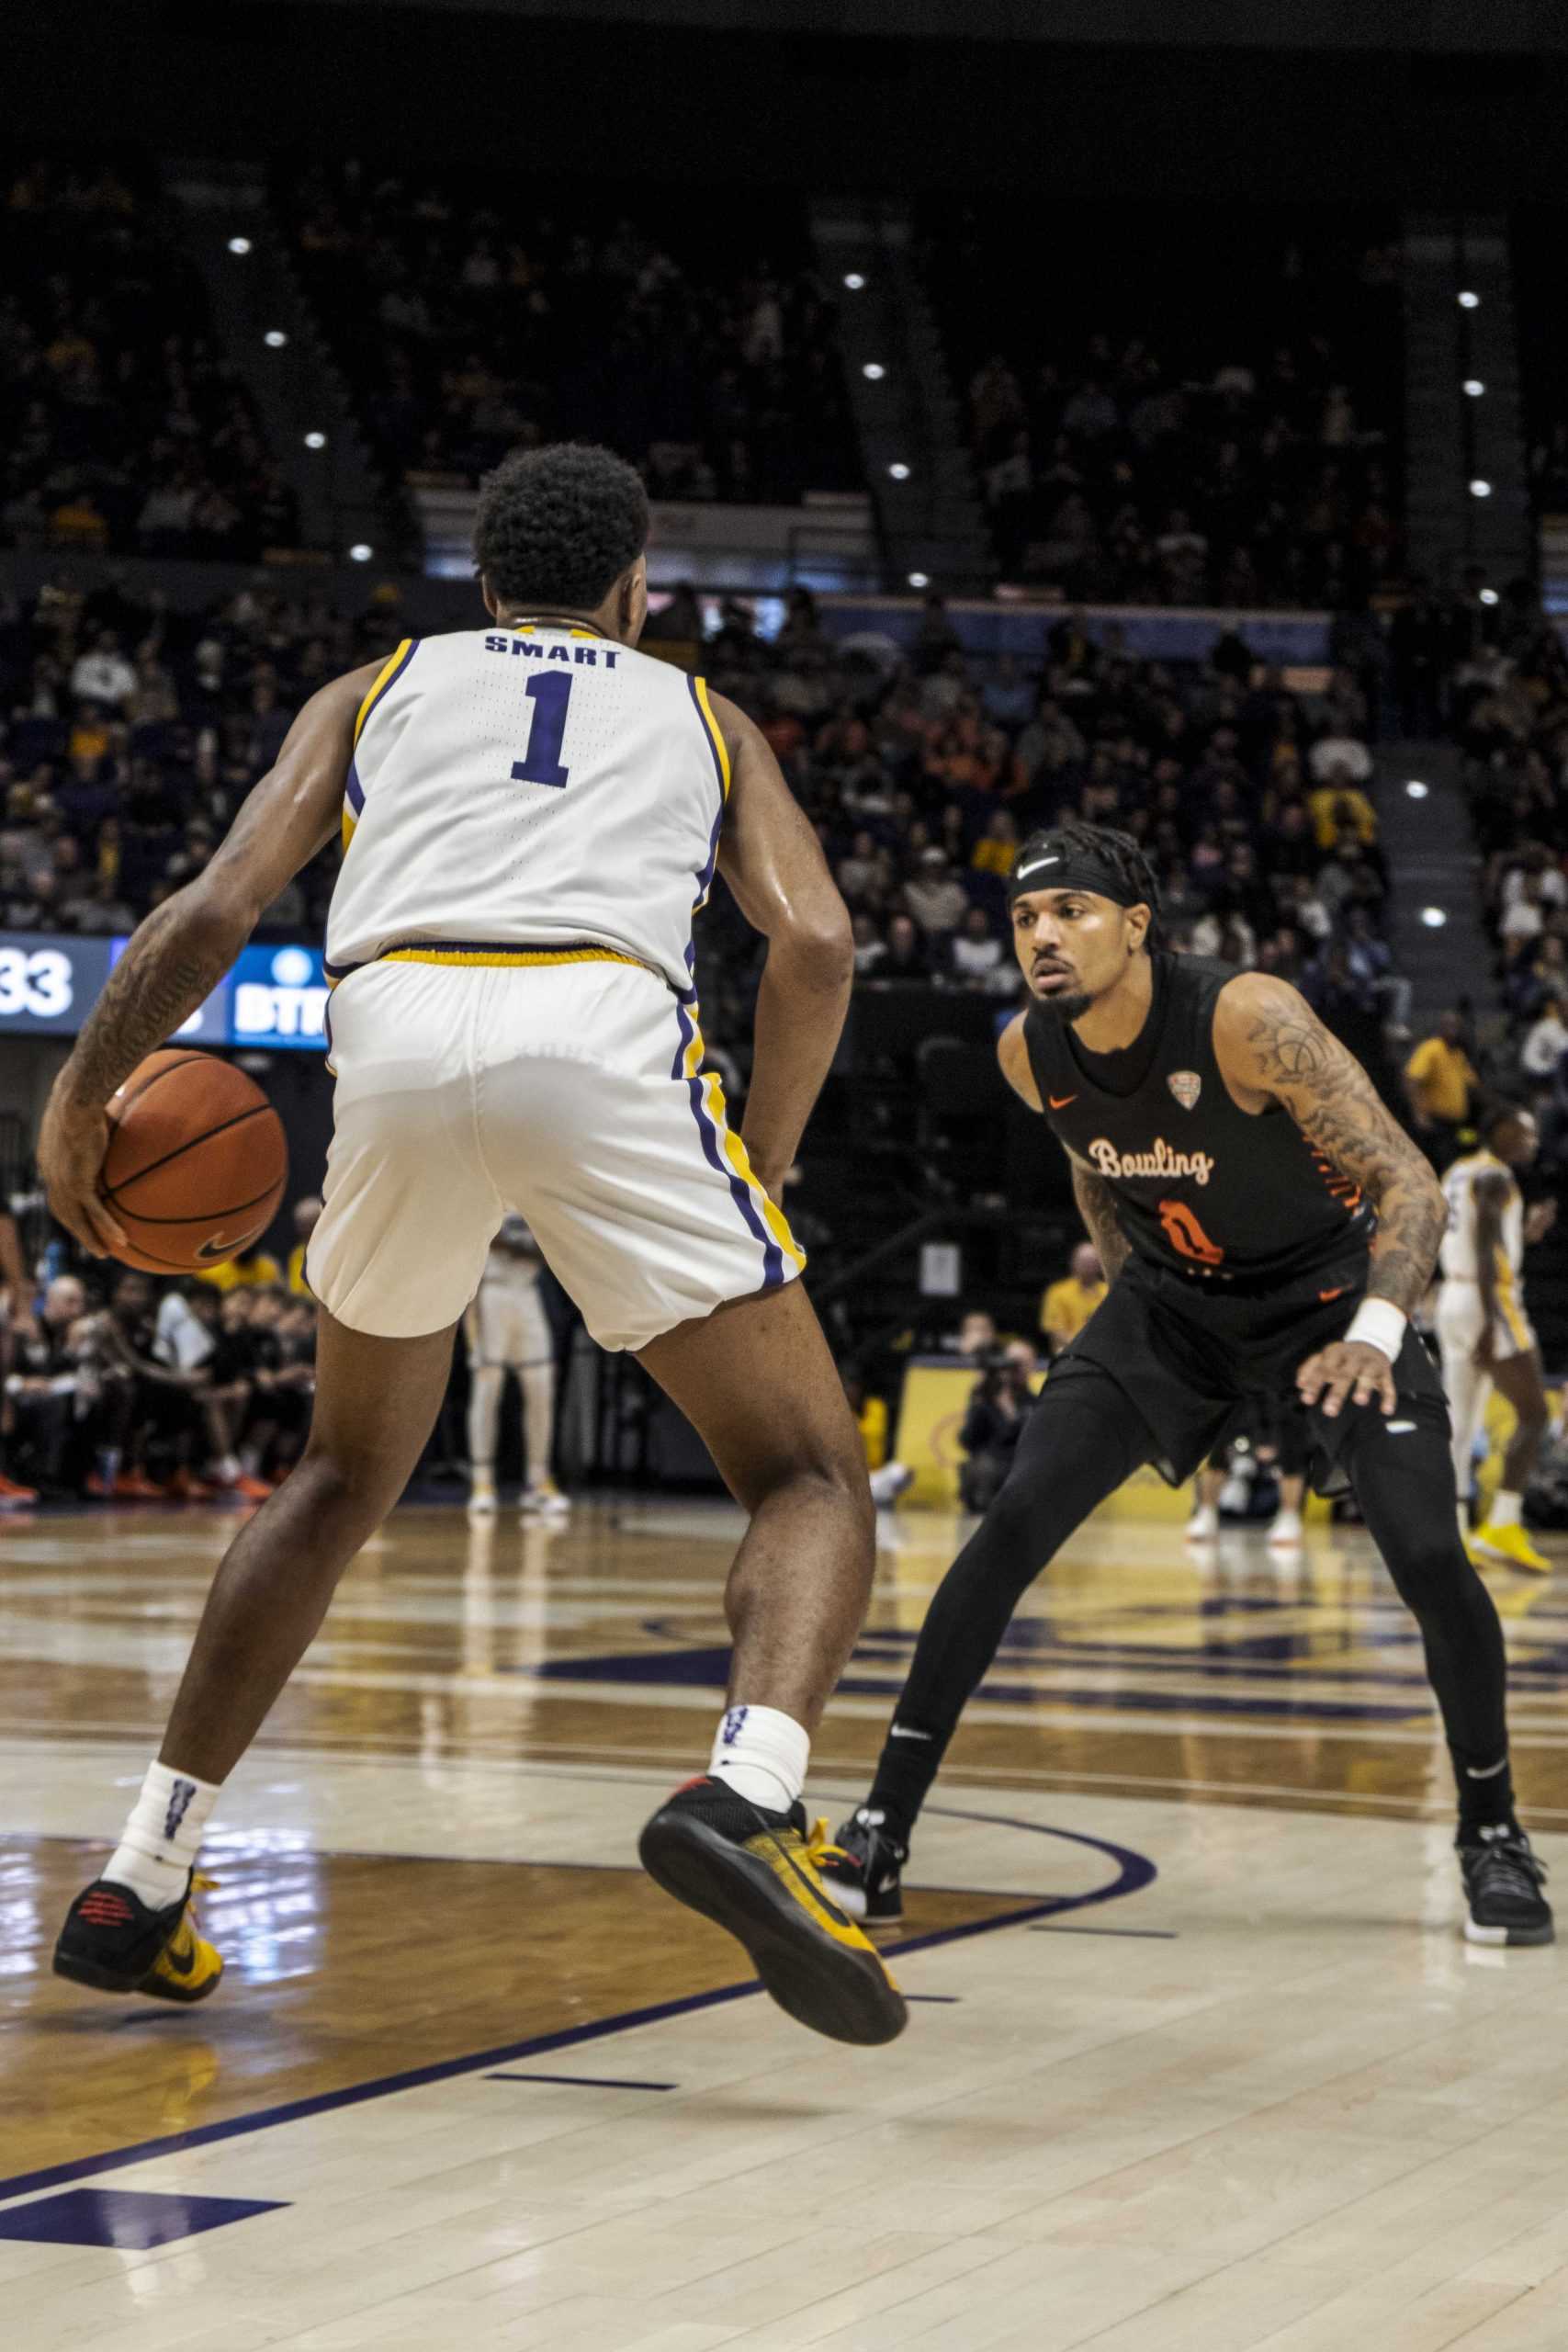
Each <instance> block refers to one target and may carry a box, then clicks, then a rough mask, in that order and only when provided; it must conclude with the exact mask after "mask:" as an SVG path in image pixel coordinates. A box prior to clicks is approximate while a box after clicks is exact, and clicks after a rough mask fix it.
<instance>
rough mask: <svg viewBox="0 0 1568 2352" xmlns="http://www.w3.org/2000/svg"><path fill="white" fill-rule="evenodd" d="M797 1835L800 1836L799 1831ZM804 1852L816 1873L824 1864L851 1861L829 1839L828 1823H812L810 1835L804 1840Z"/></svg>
mask: <svg viewBox="0 0 1568 2352" xmlns="http://www.w3.org/2000/svg"><path fill="white" fill-rule="evenodd" d="M796 1835H797V1836H798V1835H799V1832H798V1831H797V1832H796ZM802 1850H803V1852H804V1854H805V1856H806V1859H807V1861H808V1862H809V1863H810V1865H811V1867H812V1869H813V1870H814V1871H819V1870H820V1869H821V1868H822V1865H823V1863H824V1862H847V1861H848V1860H850V1859H851V1858H850V1856H849V1855H848V1854H846V1853H845V1851H844V1849H843V1848H842V1847H841V1846H839V1845H835V1843H834V1841H833V1840H832V1838H829V1835H828V1824H827V1822H826V1821H814V1822H813V1823H812V1825H811V1828H810V1831H809V1833H808V1834H807V1837H806V1838H804V1839H803V1840H802Z"/></svg>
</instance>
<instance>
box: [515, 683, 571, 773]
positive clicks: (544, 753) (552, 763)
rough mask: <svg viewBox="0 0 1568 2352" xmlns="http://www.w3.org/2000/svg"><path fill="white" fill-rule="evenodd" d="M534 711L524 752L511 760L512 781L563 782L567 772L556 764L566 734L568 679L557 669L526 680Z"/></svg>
mask: <svg viewBox="0 0 1568 2352" xmlns="http://www.w3.org/2000/svg"><path fill="white" fill-rule="evenodd" d="M528 699H529V701H530V702H531V703H532V704H533V705H534V714H533V718H532V721H531V723H530V725H529V729H528V755H527V757H526V759H522V760H513V763H512V781H513V784H564V783H565V782H566V780H567V775H568V773H569V771H568V770H567V769H565V768H563V767H562V765H561V763H560V747H561V741H562V738H563V737H564V735H565V734H566V707H567V704H568V703H569V702H570V700H571V680H570V678H563V677H562V675H561V673H560V672H559V671H558V670H557V671H553V672H551V671H545V672H542V673H537V674H536V675H535V676H534V677H532V678H530V679H529V681H528Z"/></svg>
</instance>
